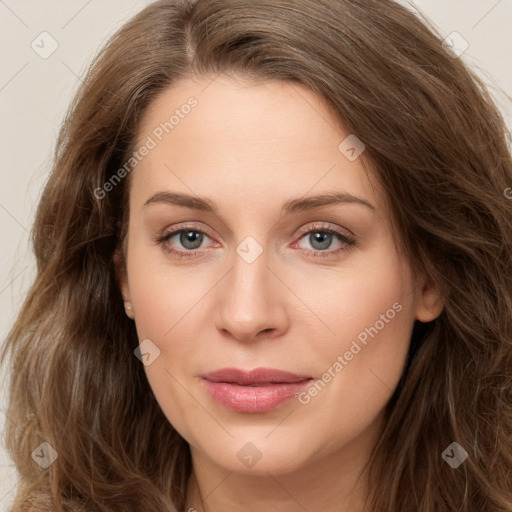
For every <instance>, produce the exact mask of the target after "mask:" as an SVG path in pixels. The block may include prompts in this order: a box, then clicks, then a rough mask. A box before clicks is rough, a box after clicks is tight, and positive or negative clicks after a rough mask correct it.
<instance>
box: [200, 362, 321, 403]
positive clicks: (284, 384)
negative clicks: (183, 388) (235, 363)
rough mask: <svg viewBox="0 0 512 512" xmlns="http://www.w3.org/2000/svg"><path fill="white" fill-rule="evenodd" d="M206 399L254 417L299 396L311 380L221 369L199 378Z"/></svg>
mask: <svg viewBox="0 0 512 512" xmlns="http://www.w3.org/2000/svg"><path fill="white" fill-rule="evenodd" d="M201 378H202V379H203V382H204V383H205V386H206V390H207V391H208V393H209V394H210V396H211V397H212V398H213V399H214V400H216V401H217V402H218V403H220V404H221V405H223V406H225V407H227V408H228V409H231V410H234V411H238V412H248V413H258V412H266V411H270V410H272V409H274V408H276V407H277V406H279V405H281V404H283V403H285V402H287V401H288V400H290V399H291V398H292V397H294V396H295V395H296V394H297V393H300V392H301V391H302V390H303V389H304V388H305V387H306V386H307V385H308V384H309V382H310V381H311V380H312V377H311V376H309V375H296V374H294V373H290V372H285V371H282V370H275V369H272V368H255V369H254V370H251V371H244V370H238V369H236V368H223V369H220V370H217V371H214V372H211V373H207V374H205V375H201Z"/></svg>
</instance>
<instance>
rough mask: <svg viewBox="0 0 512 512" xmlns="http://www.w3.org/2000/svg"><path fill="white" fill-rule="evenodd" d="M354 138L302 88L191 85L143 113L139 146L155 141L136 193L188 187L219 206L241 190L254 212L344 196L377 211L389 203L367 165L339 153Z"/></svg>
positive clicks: (223, 80) (137, 176)
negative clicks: (258, 205)
mask: <svg viewBox="0 0 512 512" xmlns="http://www.w3.org/2000/svg"><path fill="white" fill-rule="evenodd" d="M191 105H192V106H191ZM349 136H352V137H353V135H352V134H350V133H349V132H348V131H347V130H346V129H344V128H343V127H342V126H341V125H340V123H339V121H337V120H336V119H334V118H333V116H332V113H331V112H330V110H329V108H328V107H327V105H326V103H325V102H324V101H323V100H322V99H321V98H320V97H319V96H318V95H316V94H315V93H314V92H313V91H311V90H310V89H308V88H306V87H304V86H302V85H299V84H296V83H290V82H284V81H263V82H254V81H251V80H249V79H245V78H243V77H242V78H241V77H236V78H235V77H228V76H224V75H221V76H215V77H210V78H202V79H197V78H196V79H192V78H187V79H183V80H181V81H180V82H178V83H176V84H174V85H173V86H172V87H169V88H168V89H166V90H165V91H163V92H162V93H161V94H160V95H159V96H158V97H157V98H156V99H155V100H154V101H153V102H152V104H151V105H150V106H149V108H148V109H147V111H146V112H145V114H144V116H143V118H142V120H141V123H140V126H139V130H138V133H137V141H136V144H135V149H137V148H140V147H142V146H143V145H144V144H147V143H148V142H149V141H150V140H151V146H152V149H151V150H150V151H149V152H148V154H147V156H145V157H144V158H143V159H142V160H141V162H140V163H139V164H138V165H137V172H136V173H134V175H133V177H132V178H133V181H134V186H135V185H136V186H135V188H136V189H137V191H138V192H137V195H138V196H139V195H140V196H142V195H144V194H145V195H147V194H149V193H150V192H151V191H154V190H155V189H156V188H162V187H165V186H167V187H171V188H176V187H178V188H181V189H184V187H185V189H187V188H188V190H187V192H190V191H191V190H192V191H195V192H197V193H198V194H199V192H201V194H200V195H208V196H214V195H215V196H217V197H218V198H219V201H222V198H224V197H225V196H226V194H227V193H228V192H229V193H230V194H231V195H233V194H235V193H236V194H237V197H239V198H240V200H244V201H245V204H246V205H248V203H247V200H248V198H249V197H255V196H259V198H260V200H261V199H262V198H264V199H267V198H269V197H270V196H273V197H274V198H275V199H276V200H279V198H280V197H281V198H284V197H285V196H290V197H291V196H293V197H297V196H304V195H306V194H309V193H310V192H311V193H313V192H314V193H315V194H318V193H326V192H332V191H343V192H348V193H353V194H354V195H356V194H357V195H359V196H361V195H364V196H365V197H366V198H367V199H368V200H369V201H370V202H372V203H373V204H375V206H376V207H378V206H379V205H380V204H381V202H382V199H383V198H382V197H381V196H380V194H379V191H378V189H377V188H376V184H375V182H374V180H371V175H370V174H369V173H368V172H367V170H366V168H365V166H364V164H363V161H362V160H363V159H362V158H357V159H355V160H353V161H351V160H350V159H348V158H347V156H346V153H344V152H343V151H342V150H340V144H342V143H343V142H344V141H345V140H347V137H349ZM348 140H349V142H350V140H351V139H348ZM345 145H346V144H345ZM342 149H343V150H344V146H343V144H342ZM141 199H142V197H141ZM281 202H282V201H281ZM381 206H382V205H381Z"/></svg>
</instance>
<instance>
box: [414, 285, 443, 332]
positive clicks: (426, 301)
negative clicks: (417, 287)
mask: <svg viewBox="0 0 512 512" xmlns="http://www.w3.org/2000/svg"><path fill="white" fill-rule="evenodd" d="M443 308H444V300H443V297H442V295H441V292H440V290H439V287H438V285H437V284H436V283H435V282H434V281H433V279H432V278H430V277H427V278H426V280H425V281H424V284H423V287H422V289H421V292H420V295H419V297H418V305H417V306H416V320H419V321H420V322H431V321H432V320H435V319H436V318H437V317H438V316H439V315H440V314H441V312H442V311H443Z"/></svg>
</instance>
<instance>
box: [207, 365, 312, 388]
mask: <svg viewBox="0 0 512 512" xmlns="http://www.w3.org/2000/svg"><path fill="white" fill-rule="evenodd" d="M201 377H202V378H203V379H206V380H208V381H210V382H225V383H230V384H240V385H242V386H243V385H251V384H253V385H254V384H270V383H283V384H284V383H293V382H302V381H304V380H308V379H311V378H312V377H311V376H310V375H296V374H295V373H290V372H286V371H283V370H276V369H274V368H255V369H254V370H250V371H245V370H239V369H237V368H221V369H220V370H215V371H213V372H210V373H206V374H204V375H201Z"/></svg>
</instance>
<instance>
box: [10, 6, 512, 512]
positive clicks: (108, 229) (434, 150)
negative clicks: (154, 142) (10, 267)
mask: <svg viewBox="0 0 512 512" xmlns="http://www.w3.org/2000/svg"><path fill="white" fill-rule="evenodd" d="M218 73H227V74H229V73H239V74H242V75H244V76H247V77H250V78H253V79H254V80H284V81H288V82H294V83H299V84H303V85H305V86H307V87H309V88H310V89H311V90H313V91H314V92H316V93H317V94H318V95H320V96H321V97H322V98H323V99H325V101H326V102H327V104H328V105H329V107H330V108H331V109H332V111H333V113H334V114H335V116H337V118H338V119H339V120H340V121H341V122H342V123H343V125H344V126H345V127H347V129H348V130H349V131H350V133H354V134H357V137H358V138H359V139H360V140H362V141H363V142H364V144H365V145H366V151H365V153H364V154H363V155H362V158H363V159H364V160H363V161H364V162H365V163H366V164H367V165H368V166H369V167H370V168H371V170H372V173H373V174H374V176H375V178H376V179H377V180H378V182H379V183H380V184H381V185H382V187H383V190H384V191H385V194H386V196H387V200H388V203H389V205H390V207H391V215H392V217H393V219H394V225H395V227H396V232H397V233H398V234H399V238H400V243H401V244H402V245H403V248H404V250H405V254H406V255H407V257H408V259H409V261H410V263H411V265H412V266H413V269H414V270H415V271H418V272H419V271H426V272H428V275H429V276H431V277H432V279H434V280H435V282H436V283H437V284H438V285H439V288H440V290H442V295H443V299H444V303H445V307H444V310H443V312H442V313H441V315H440V316H439V317H438V318H437V319H436V320H434V321H432V322H429V323H426V324H420V323H418V322H417V324H416V325H415V328H414V331H413V335H412V338H411V348H410V352H409V357H408V361H407V365H406V368H405V369H404V374H403V376H402V379H401V381H400V384H399V386H398V388H397V390H396V391H395V394H394V395H393V398H392V400H391V401H390V403H389V405H388V407H387V413H388V419H387V422H386V426H385V428H384V431H383V433H382V436H381V438H380V439H379V441H378V443H377V445H376V447H375V450H374V452H373V455H372V458H371V460H370V461H369V463H370V470H371V475H372V476H371V479H370V482H372V489H371V495H370V496H369V497H368V505H369V506H370V510H372V511H375V512H411V511H413V510H414V511H417V512H433V511H436V512H455V511H458V512H482V511H485V512H505V511H510V510H512V271H511V270H512V236H511V235H512V201H511V200H510V199H508V198H507V194H506V193H505V192H504V191H506V190H510V188H509V187H511V186H512V158H511V154H510V150H509V148H508V144H507V140H506V133H507V129H506V126H505V123H504V121H503V117H502V116H501V114H500V112H499V110H498V108H497V107H496V104H495V102H494V101H493V99H492V98H491V96H490V94H489V92H488V91H487V89H486V86H485V85H484V83H483V82H482V81H481V79H479V78H478V76H477V75H476V73H475V72H473V71H471V70H470V69H468V68H467V67H466V66H465V65H464V63H463V62H462V61H461V59H459V58H454V57H453V56H452V55H450V54H449V53H447V51H445V49H444V48H443V46H442V42H441V36H440V35H439V34H438V33H437V32H436V29H435V28H434V27H433V26H432V25H431V24H430V23H429V22H428V20H426V19H423V20H422V19H421V17H420V16H417V15H416V14H414V13H413V12H411V11H410V10H408V9H406V8H405V7H403V6H401V5H400V4H398V3H396V2H394V1H392V0H197V1H179V0H161V1H157V2H154V3H152V4H150V5H149V6H147V7H146V8H144V9H143V10H142V11H141V12H140V13H139V14H137V15H136V16H135V17H134V18H133V19H132V20H130V21H129V22H128V23H126V24H125V25H124V26H123V27H122V28H121V29H120V30H119V31H118V32H117V33H116V34H115V35H114V36H113V37H112V38H111V39H110V40H109V41H108V43H107V44H106V45H105V47H104V48H103V49H102V50H101V52H100V53H99V55H98V56H97V57H96V58H95V59H94V61H93V62H92V64H91V65H90V67H89V69H88V71H87V74H86V76H85V79H84V82H83V84H82V85H81V87H80V89H79V91H78V93H77V95H76V97H75V99H74V101H73V103H72V105H71V106H70V109H69V111H68V114H67V116H66V118H65V120H64V122H63V125H62V129H61V131H60V134H59V136H58V140H57V144H56V149H55V155H54V162H53V168H52V170H51V173H50V175H49V178H48V180H47V183H46V184H45V187H44V191H43V193H42V196H41V198H40V202H39V204H38V209H37V213H36V218H35V222H34V225H33V227H32V231H31V244H32V246H33V249H34V252H35V257H36V262H37V274H36V277H35V280H34V282H33V284H32V286H31V288H30V290H29V292H28V294H27V297H26V298H25V301H24V303H23V305H22V307H21V309H20V311H19V314H18V317H17V319H16V321H15V323H14V325H13V326H12V329H11V330H10V332H9V334H8V336H7V338H6V341H5V344H4V346H3V349H2V354H1V355H2V363H3V364H5V361H6V360H7V359H9V360H10V383H9V384H10V396H9V406H8V410H7V414H8V418H9V421H8V423H7V428H6V440H7V441H6V442H7V447H8V450H9V453H10V455H11V457H12V459H13V461H14V463H15V464H16V467H17V470H18V472H19V476H20V480H19V486H18V489H17V495H16V499H15V504H14V507H13V509H12V510H13V511H14V512H20V511H25V510H37V511H44V510H53V511H56V512H62V511H72V512H79V511H83V512H86V511H88V510H91V511H94V512H114V511H116V512H118V511H126V512H132V511H133V512H135V511H138V510H144V511H145V512H161V511H162V510H172V511H179V512H181V511H182V509H183V507H184V506H185V505H184V504H185V492H186V484H187V481H188V478H189V476H190V474H191V457H190V451H189V447H188V444H187V443H186V442H185V440H184V439H183V438H182V437H181V436H180V435H179V433H178V432H177V431H176V430H175V429H174V428H173V426H172V425H170V424H169V421H168V420H167V418H166V417H165V416H164V414H163V412H162V410H161V409H160V407H159V405H158V403H157V402H156V399H155V397H154V395H153V392H152V390H151V388H150V386H149V384H148V381H147V378H146V376H145V373H144V369H143V365H142V364H140V361H139V360H138V359H137V358H136V357H135V356H134V350H135V349H136V347H137V346H138V343H139V341H138V339H137V335H136V331H135V326H134V324H133V322H132V321H131V320H130V319H128V318H127V317H126V315H125V312H124V308H123V301H122V297H121V293H120V291H119V287H118V284H117V281H116V276H115V272H114V264H113V254H114V253H115V251H116V250H120V249H121V248H122V244H123V240H124V238H125V235H126V225H127V222H128V216H127V214H126V213H127V208H126V205H127V190H128V185H129V180H128V179H124V180H121V182H120V183H118V184H117V186H115V187H114V188H113V190H112V191H110V192H109V193H108V194H105V197H102V198H100V197H98V194H97V193H95V191H97V190H98V188H100V187H102V186H103V184H104V183H106V182H108V181H109V180H111V179H112V177H113V176H114V174H115V173H116V171H118V169H119V168H120V167H121V166H122V165H123V163H124V162H126V161H127V159H128V158H129V157H130V154H131V151H132V150H133V144H134V140H135V138H136V135H137V129H138V126H139V122H140V119H141V116H142V115H143V114H144V112H145V111H146V109H147V108H148V106H149V105H150V104H151V102H152V101H153V100H154V99H155V98H156V97H157V95H159V94H160V93H161V92H163V91H164V90H165V89H167V88H168V87H170V86H172V85H173V84H174V83H175V82H176V81H177V80H178V79H180V78H183V77H187V76H192V75H197V76H211V75H214V74H218ZM199 108H200V107H199ZM42 442H47V443H49V444H50V445H51V446H52V447H53V448H54V449H55V451H56V452H57V454H58V458H57V459H56V460H55V461H54V462H53V464H51V465H50V466H49V467H48V468H47V469H41V468H40V467H39V466H38V465H37V464H36V463H35V462H34V460H33V459H32V457H31V454H32V453H33V451H34V450H35V449H36V448H37V447H38V446H39V445H40V443H42ZM452 442H457V443H458V444H459V445H460V446H462V447H463V448H464V449H465V450H466V451H467V453H468V458H467V460H466V461H465V462H464V463H463V464H462V465H461V466H460V467H459V468H457V469H453V468H452V467H450V465H448V464H447V463H445V461H444V460H443V458H442V453H443V452H444V450H445V449H446V448H447V447H448V446H449V445H450V444H451V443H452ZM163 446H165V453H166V456H165V457H162V456H161V453H162V447H163Z"/></svg>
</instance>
